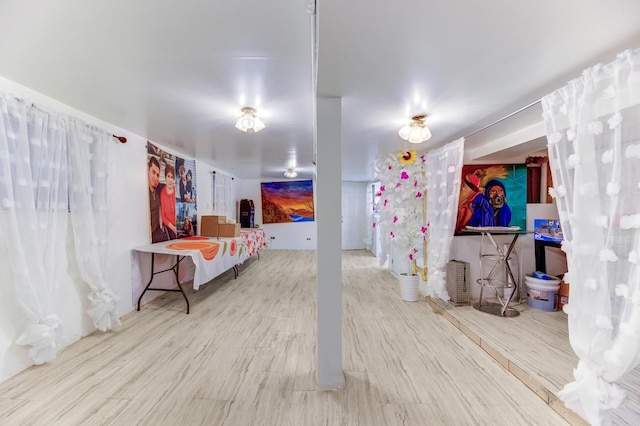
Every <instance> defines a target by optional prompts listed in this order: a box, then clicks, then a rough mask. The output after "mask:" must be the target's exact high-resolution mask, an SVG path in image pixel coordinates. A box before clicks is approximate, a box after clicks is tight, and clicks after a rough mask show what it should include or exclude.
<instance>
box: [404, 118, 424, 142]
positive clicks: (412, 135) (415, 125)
mask: <svg viewBox="0 0 640 426" xmlns="http://www.w3.org/2000/svg"><path fill="white" fill-rule="evenodd" d="M426 120H427V116H426V114H421V115H415V116H413V117H411V121H410V122H409V123H408V124H407V125H405V126H404V127H403V128H402V129H400V130H399V131H398V134H399V135H400V137H401V138H402V139H404V140H406V141H409V142H411V143H422V142H424V141H426V140H429V139H430V138H431V131H430V130H429V128H428V127H427V125H426V124H425V122H426Z"/></svg>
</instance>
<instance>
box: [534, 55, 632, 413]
mask: <svg viewBox="0 0 640 426" xmlns="http://www.w3.org/2000/svg"><path fill="white" fill-rule="evenodd" d="M542 106H543V111H544V113H543V114H544V121H545V126H546V133H547V139H548V143H549V163H550V166H551V171H552V175H553V182H554V187H553V188H551V189H550V192H551V194H552V195H553V196H554V197H555V200H556V203H557V206H558V212H559V217H560V221H561V225H562V228H563V234H564V238H565V240H564V242H563V244H562V249H563V250H564V251H565V252H566V254H567V266H568V274H567V275H565V280H566V281H567V282H569V284H570V295H569V303H568V305H565V308H564V309H565V311H566V312H567V314H568V321H569V338H570V341H571V346H572V348H573V350H574V351H575V353H576V354H577V356H578V357H579V362H578V365H577V367H576V368H575V369H574V381H573V382H571V383H569V384H567V385H566V386H565V387H564V389H563V390H562V391H561V392H560V398H561V399H562V400H563V401H564V402H565V404H566V406H567V407H569V408H571V409H572V410H574V411H575V412H577V413H578V414H580V415H581V416H582V417H583V418H584V419H586V420H587V421H588V422H589V423H591V424H592V425H600V424H610V423H611V422H612V414H613V413H612V411H613V410H614V409H615V408H617V407H618V406H620V405H621V404H622V403H623V401H624V399H625V397H626V392H625V390H624V388H623V386H620V383H621V382H622V379H623V378H624V377H625V375H626V374H627V373H628V372H629V371H631V370H632V369H633V368H634V367H635V366H637V365H638V363H639V362H640V265H639V263H640V49H637V50H628V51H625V52H623V53H621V54H620V55H618V57H617V58H616V59H615V60H614V61H613V62H611V63H609V64H606V65H597V66H594V67H592V68H589V69H587V70H585V71H584V72H583V74H582V76H581V77H580V78H577V79H575V80H573V81H571V82H569V84H568V85H566V86H565V87H563V88H561V89H559V90H557V91H555V92H553V93H551V94H549V95H547V96H545V97H544V98H543V99H542ZM636 396H637V395H634V398H635V397H636Z"/></svg>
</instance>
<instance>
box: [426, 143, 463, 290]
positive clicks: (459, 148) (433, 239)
mask: <svg viewBox="0 0 640 426" xmlns="http://www.w3.org/2000/svg"><path fill="white" fill-rule="evenodd" d="M463 155H464V138H460V139H458V140H455V141H453V142H451V143H448V144H447V145H445V146H443V147H441V148H438V149H434V150H432V151H429V152H428V153H427V162H426V170H427V223H428V226H429V230H428V231H427V232H428V234H427V253H428V256H427V267H428V270H427V294H428V295H429V296H431V297H439V298H440V299H443V300H447V301H448V300H449V294H448V293H447V289H446V286H445V279H446V277H445V268H446V266H447V262H448V261H449V253H450V251H451V243H452V242H453V233H454V230H455V227H456V212H457V208H458V199H459V197H460V179H461V175H462V162H463Z"/></svg>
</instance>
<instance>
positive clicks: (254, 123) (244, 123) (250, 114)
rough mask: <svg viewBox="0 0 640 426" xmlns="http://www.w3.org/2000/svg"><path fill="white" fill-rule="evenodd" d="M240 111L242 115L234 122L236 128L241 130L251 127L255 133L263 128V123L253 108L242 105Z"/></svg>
mask: <svg viewBox="0 0 640 426" xmlns="http://www.w3.org/2000/svg"><path fill="white" fill-rule="evenodd" d="M241 111H242V116H241V117H240V118H239V119H238V121H237V122H236V129H238V130H242V131H243V132H246V131H247V130H249V129H253V131H254V132H255V133H257V132H259V131H260V130H262V129H264V127H265V126H264V123H263V122H262V120H260V119H259V118H258V116H257V114H258V112H257V111H256V109H255V108H251V107H244V108H242V110H241Z"/></svg>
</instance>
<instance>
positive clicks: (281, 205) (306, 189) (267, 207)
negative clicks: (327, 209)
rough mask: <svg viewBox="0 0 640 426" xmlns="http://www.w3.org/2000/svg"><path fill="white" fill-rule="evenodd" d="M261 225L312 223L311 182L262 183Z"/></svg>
mask: <svg viewBox="0 0 640 426" xmlns="http://www.w3.org/2000/svg"><path fill="white" fill-rule="evenodd" d="M261 194H262V223H263V224H267V223H288V222H313V221H314V219H315V216H314V208H313V181H311V180H298V181H285V182H263V183H262V184H261Z"/></svg>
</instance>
